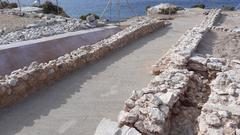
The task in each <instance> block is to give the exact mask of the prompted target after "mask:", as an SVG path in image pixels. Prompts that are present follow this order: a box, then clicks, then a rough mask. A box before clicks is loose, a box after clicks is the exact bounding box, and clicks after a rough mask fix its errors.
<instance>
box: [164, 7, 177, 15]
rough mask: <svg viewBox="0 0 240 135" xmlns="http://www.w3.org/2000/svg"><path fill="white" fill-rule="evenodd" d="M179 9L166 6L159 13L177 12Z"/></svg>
mask: <svg viewBox="0 0 240 135" xmlns="http://www.w3.org/2000/svg"><path fill="white" fill-rule="evenodd" d="M177 11H178V9H177V8H165V9H160V12H159V14H164V15H168V14H171V15H172V14H176V13H177Z"/></svg>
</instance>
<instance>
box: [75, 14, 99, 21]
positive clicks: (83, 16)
mask: <svg viewBox="0 0 240 135" xmlns="http://www.w3.org/2000/svg"><path fill="white" fill-rule="evenodd" d="M90 15H94V17H95V18H96V19H100V17H99V16H98V15H96V14H94V13H88V14H87V15H82V16H80V17H79V18H80V19H81V20H86V19H87V16H90Z"/></svg>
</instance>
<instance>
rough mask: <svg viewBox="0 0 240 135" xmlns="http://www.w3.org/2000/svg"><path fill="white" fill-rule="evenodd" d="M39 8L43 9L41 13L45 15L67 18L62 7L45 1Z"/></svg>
mask: <svg viewBox="0 0 240 135" xmlns="http://www.w3.org/2000/svg"><path fill="white" fill-rule="evenodd" d="M40 7H41V8H43V12H44V13H46V14H55V15H61V16H64V17H69V16H68V15H67V13H66V12H65V11H64V10H63V8H62V7H59V6H57V5H54V4H53V3H52V2H50V1H46V2H45V3H43V4H42V5H41V6H40Z"/></svg>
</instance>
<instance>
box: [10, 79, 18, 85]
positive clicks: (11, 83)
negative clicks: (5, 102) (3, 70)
mask: <svg viewBox="0 0 240 135" xmlns="http://www.w3.org/2000/svg"><path fill="white" fill-rule="evenodd" d="M17 82H18V79H17V78H11V79H10V80H8V84H9V85H10V86H13V87H14V86H16V84H17Z"/></svg>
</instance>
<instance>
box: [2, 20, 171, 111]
mask: <svg viewBox="0 0 240 135" xmlns="http://www.w3.org/2000/svg"><path fill="white" fill-rule="evenodd" d="M166 25H167V23H166V22H165V21H162V20H160V19H157V18H155V19H151V18H149V19H147V20H144V21H141V22H138V23H135V24H133V25H131V26H129V27H127V28H126V29H124V30H122V31H120V32H119V33H117V34H115V35H113V36H111V37H110V38H107V39H104V40H102V41H100V42H97V43H95V44H93V45H87V46H82V47H80V48H78V49H76V50H74V51H72V52H70V53H69V54H65V55H64V56H61V57H59V58H57V59H54V60H51V61H49V62H48V63H40V64H39V63H37V62H33V63H32V64H31V65H29V66H26V67H24V68H22V69H19V70H16V71H13V72H12V73H11V74H10V75H5V76H0V107H5V106H9V105H11V104H14V103H16V102H17V101H19V100H21V99H23V98H25V97H27V96H28V95H30V94H31V93H32V92H34V91H35V90H36V89H37V88H39V87H41V86H42V85H46V84H49V83H50V82H52V81H55V80H58V79H59V78H62V77H63V76H64V75H66V74H67V73H70V72H72V71H75V70H77V69H79V68H81V67H82V66H84V65H86V64H87V63H90V62H93V61H95V60H97V59H100V58H101V57H103V56H105V55H107V54H108V53H110V52H111V51H114V50H116V49H118V48H120V47H122V46H124V45H127V43H129V42H131V41H133V40H136V39H138V38H140V37H142V36H145V35H147V34H149V33H152V32H154V31H155V30H158V29H160V28H162V27H164V26H166Z"/></svg>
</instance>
